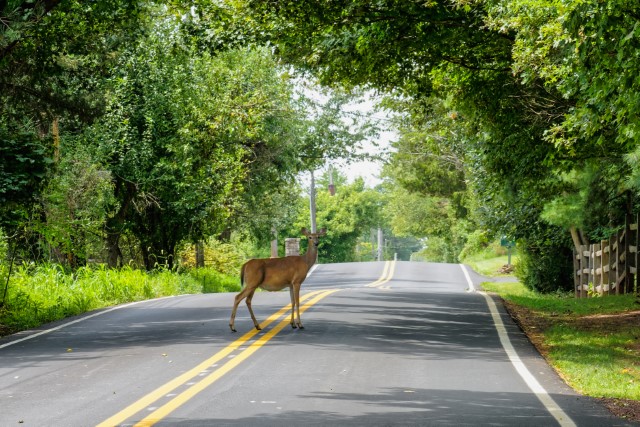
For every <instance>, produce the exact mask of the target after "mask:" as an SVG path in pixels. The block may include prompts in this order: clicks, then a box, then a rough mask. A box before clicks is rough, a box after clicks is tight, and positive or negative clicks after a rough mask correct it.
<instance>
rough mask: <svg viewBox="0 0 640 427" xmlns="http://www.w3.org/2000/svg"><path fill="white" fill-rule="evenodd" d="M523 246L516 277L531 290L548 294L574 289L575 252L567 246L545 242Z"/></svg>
mask: <svg viewBox="0 0 640 427" xmlns="http://www.w3.org/2000/svg"><path fill="white" fill-rule="evenodd" d="M545 243H546V244H543V245H535V246H534V245H531V244H529V245H527V244H526V243H525V244H523V245H522V248H521V250H520V256H519V262H518V265H517V267H516V275H517V276H518V277H519V278H520V280H521V281H522V283H523V284H524V285H525V286H527V287H528V288H529V289H532V290H536V291H538V292H543V293H548V292H556V291H571V290H572V289H573V260H572V256H573V252H572V250H571V249H570V248H568V247H567V246H566V245H562V244H557V243H556V244H554V242H549V241H547V242H545Z"/></svg>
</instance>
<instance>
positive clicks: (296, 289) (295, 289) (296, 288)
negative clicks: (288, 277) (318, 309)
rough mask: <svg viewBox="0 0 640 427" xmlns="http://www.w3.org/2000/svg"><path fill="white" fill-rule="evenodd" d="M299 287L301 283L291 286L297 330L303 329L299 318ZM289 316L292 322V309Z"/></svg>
mask: <svg viewBox="0 0 640 427" xmlns="http://www.w3.org/2000/svg"><path fill="white" fill-rule="evenodd" d="M300 285H302V283H297V284H295V285H294V286H293V299H294V300H295V303H296V314H297V316H298V322H297V323H298V328H300V329H304V326H302V319H301V318H300ZM292 304H293V303H292ZM291 316H292V321H293V307H292V308H291Z"/></svg>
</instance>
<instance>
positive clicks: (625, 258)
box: [573, 215, 640, 298]
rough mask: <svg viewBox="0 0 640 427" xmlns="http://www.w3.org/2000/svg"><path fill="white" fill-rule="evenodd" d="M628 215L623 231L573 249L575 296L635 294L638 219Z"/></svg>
mask: <svg viewBox="0 0 640 427" xmlns="http://www.w3.org/2000/svg"><path fill="white" fill-rule="evenodd" d="M633 219H634V218H633V217H632V216H631V215H627V217H626V220H625V226H624V229H622V230H620V231H618V232H617V233H616V234H614V235H612V236H610V237H609V240H603V241H601V242H600V243H595V244H592V245H583V246H581V247H580V250H579V251H576V250H574V257H573V266H574V271H575V292H576V297H578V298H585V297H590V296H595V295H609V294H626V293H631V292H634V287H635V278H636V275H637V272H638V266H639V265H640V264H639V263H638V261H639V256H638V255H639V253H638V246H639V243H640V235H639V231H640V230H638V222H640V221H639V217H636V218H635V223H633V222H632V221H633Z"/></svg>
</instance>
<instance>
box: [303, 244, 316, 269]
mask: <svg viewBox="0 0 640 427" xmlns="http://www.w3.org/2000/svg"><path fill="white" fill-rule="evenodd" d="M317 257H318V248H317V247H316V245H314V244H313V243H312V242H310V244H309V247H308V248H307V252H306V253H305V254H304V259H305V261H306V262H307V265H308V266H309V268H311V267H312V266H313V264H315V263H316V258H317Z"/></svg>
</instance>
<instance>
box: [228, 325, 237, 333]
mask: <svg viewBox="0 0 640 427" xmlns="http://www.w3.org/2000/svg"><path fill="white" fill-rule="evenodd" d="M229 327H230V328H231V332H238V331H236V328H234V327H233V325H229Z"/></svg>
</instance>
